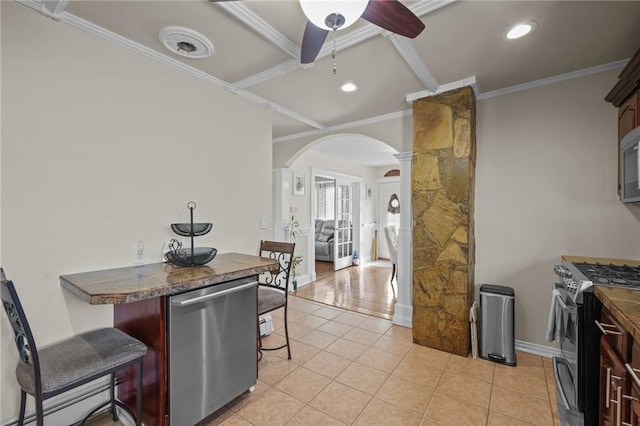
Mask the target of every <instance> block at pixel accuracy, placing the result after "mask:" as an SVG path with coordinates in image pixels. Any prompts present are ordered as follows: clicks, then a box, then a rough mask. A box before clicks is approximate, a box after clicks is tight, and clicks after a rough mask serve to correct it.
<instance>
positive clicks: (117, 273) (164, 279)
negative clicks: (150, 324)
mask: <svg viewBox="0 0 640 426" xmlns="http://www.w3.org/2000/svg"><path fill="white" fill-rule="evenodd" d="M277 268H278V263H277V261H276V260H274V259H268V258H264V257H258V256H250V255H246V254H240V253H219V254H218V255H217V256H216V257H215V258H214V259H213V260H212V261H211V262H209V263H208V264H206V265H203V266H196V267H192V268H186V267H180V266H174V265H172V264H170V263H152V264H147V265H139V266H129V267H125V268H115V269H105V270H102V271H92V272H82V273H78V274H70V275H62V276H60V284H61V285H62V287H63V288H65V289H66V290H68V291H70V292H71V293H73V294H75V295H76V296H78V297H79V298H81V299H82V300H85V301H87V302H89V303H90V304H92V305H99V304H116V303H130V302H136V301H139V300H145V299H150V298H153V297H159V296H167V295H171V294H176V293H181V292H184V291H187V290H193V289H196V288H200V287H206V286H209V285H213V284H218V283H223V282H226V281H230V280H235V279H239V278H244V277H249V276H252V275H258V274H260V273H262V272H266V271H269V270H275V269H277Z"/></svg>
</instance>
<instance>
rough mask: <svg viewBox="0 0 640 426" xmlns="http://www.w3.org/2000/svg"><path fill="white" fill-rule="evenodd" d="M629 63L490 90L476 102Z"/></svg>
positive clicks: (622, 62) (622, 66)
mask: <svg viewBox="0 0 640 426" xmlns="http://www.w3.org/2000/svg"><path fill="white" fill-rule="evenodd" d="M627 62H629V59H628V58H627V59H623V60H621V61H615V62H609V63H608V64H603V65H596V66H595V67H590V68H584V69H581V70H578V71H572V72H568V73H565V74H559V75H554V76H552V77H547V78H542V79H540V80H534V81H529V82H527V83H523V84H517V85H515V86H510V87H505V88H503V89H498V90H492V91H490V92H485V93H480V94H479V95H478V96H477V97H476V100H478V101H480V100H483V99H489V98H495V97H496V96H503V95H509V94H511V93H516V92H522V91H524V90H529V89H535V88H536V87H542V86H548V85H549V84H555V83H559V82H561V81H567V80H573V79H576V78H581V77H586V76H588V75H593V74H599V73H601V72H606V71H611V70H617V69H622V68H624V66H625V65H626V64H627Z"/></svg>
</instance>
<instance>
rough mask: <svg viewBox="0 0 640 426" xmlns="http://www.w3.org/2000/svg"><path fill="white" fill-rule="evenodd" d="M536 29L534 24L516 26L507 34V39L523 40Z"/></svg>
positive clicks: (527, 23)
mask: <svg viewBox="0 0 640 426" xmlns="http://www.w3.org/2000/svg"><path fill="white" fill-rule="evenodd" d="M535 28H536V24H535V23H534V22H526V23H524V24H518V25H514V26H513V27H511V29H509V31H508V32H507V35H506V37H507V39H509V40H515V39H517V38H521V37H524V36H526V35H527V34H529V33H530V32H531V31H533V30H534V29H535Z"/></svg>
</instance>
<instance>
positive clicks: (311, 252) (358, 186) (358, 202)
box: [307, 167, 362, 281]
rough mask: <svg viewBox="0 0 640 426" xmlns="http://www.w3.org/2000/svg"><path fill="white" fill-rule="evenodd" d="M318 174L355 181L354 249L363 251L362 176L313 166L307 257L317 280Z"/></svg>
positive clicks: (313, 279) (310, 268)
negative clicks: (361, 225) (316, 213)
mask: <svg viewBox="0 0 640 426" xmlns="http://www.w3.org/2000/svg"><path fill="white" fill-rule="evenodd" d="M316 176H323V177H328V178H331V179H342V180H346V181H349V182H351V183H353V199H354V203H353V249H354V250H357V251H358V253H361V252H362V251H361V250H360V236H361V232H360V224H361V223H362V218H361V214H362V213H361V212H362V178H360V177H358V176H350V175H345V174H343V173H338V172H333V171H331V170H325V169H318V168H314V167H312V168H311V185H310V191H309V193H310V194H311V197H310V198H311V200H310V201H311V208H310V209H309V223H310V226H309V234H310V235H309V241H310V244H308V245H307V256H308V257H307V259H309V260H313V261H310V262H309V274H310V276H311V281H315V280H316V261H315V260H316V244H315V212H316Z"/></svg>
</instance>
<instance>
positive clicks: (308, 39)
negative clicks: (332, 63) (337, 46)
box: [300, 21, 329, 64]
mask: <svg viewBox="0 0 640 426" xmlns="http://www.w3.org/2000/svg"><path fill="white" fill-rule="evenodd" d="M327 34H329V30H323V29H322V28H318V27H316V26H315V25H313V24H312V23H311V22H310V21H307V26H306V27H305V29H304V36H303V37H302V50H301V52H300V62H301V63H303V64H311V63H313V61H315V60H316V56H318V53H319V52H320V49H321V48H322V45H323V44H324V41H325V40H326V38H327Z"/></svg>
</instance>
